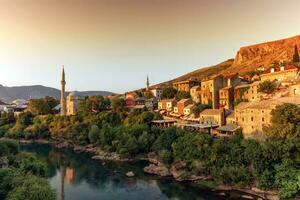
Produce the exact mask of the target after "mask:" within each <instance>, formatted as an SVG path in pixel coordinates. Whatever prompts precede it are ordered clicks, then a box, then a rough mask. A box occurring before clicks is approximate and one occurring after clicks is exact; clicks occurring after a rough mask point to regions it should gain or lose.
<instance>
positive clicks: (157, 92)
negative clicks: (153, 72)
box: [150, 87, 163, 99]
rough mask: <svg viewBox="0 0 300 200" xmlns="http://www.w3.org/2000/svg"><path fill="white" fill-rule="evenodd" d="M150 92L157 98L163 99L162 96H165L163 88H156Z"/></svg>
mask: <svg viewBox="0 0 300 200" xmlns="http://www.w3.org/2000/svg"><path fill="white" fill-rule="evenodd" d="M150 91H151V93H152V95H153V96H154V97H155V98H157V99H161V96H162V94H163V89H162V88H159V87H156V88H153V89H151V90H150Z"/></svg>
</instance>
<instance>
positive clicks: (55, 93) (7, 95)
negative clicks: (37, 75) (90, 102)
mask: <svg viewBox="0 0 300 200" xmlns="http://www.w3.org/2000/svg"><path fill="white" fill-rule="evenodd" d="M78 92H79V94H81V95H82V96H96V95H102V96H109V95H113V94H115V93H113V92H109V91H78ZM68 93H69V92H66V95H67V94H68ZM45 96H51V97H54V98H56V99H59V98H60V90H58V89H56V88H52V87H47V86H43V85H26V86H11V87H8V86H4V85H1V84H0V100H2V101H4V102H11V101H13V100H15V99H30V98H33V99H37V98H42V97H45Z"/></svg>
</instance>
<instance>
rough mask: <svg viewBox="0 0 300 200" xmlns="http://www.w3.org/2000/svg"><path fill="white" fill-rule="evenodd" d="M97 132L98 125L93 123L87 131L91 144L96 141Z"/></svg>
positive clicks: (98, 130) (98, 131)
mask: <svg viewBox="0 0 300 200" xmlns="http://www.w3.org/2000/svg"><path fill="white" fill-rule="evenodd" d="M99 133H100V129H99V128H98V126H97V125H93V126H92V127H91V130H90V132H89V140H90V142H91V143H92V144H95V143H96V142H97V140H98V136H99Z"/></svg>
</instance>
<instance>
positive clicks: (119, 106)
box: [111, 97, 126, 112]
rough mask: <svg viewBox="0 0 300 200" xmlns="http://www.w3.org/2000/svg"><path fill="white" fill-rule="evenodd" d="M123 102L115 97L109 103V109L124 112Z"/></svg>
mask: <svg viewBox="0 0 300 200" xmlns="http://www.w3.org/2000/svg"><path fill="white" fill-rule="evenodd" d="M125 106H126V104H125V100H124V99H122V98H118V97H115V98H113V99H112V101H111V107H112V109H113V110H114V111H116V112H123V111H124V110H125Z"/></svg>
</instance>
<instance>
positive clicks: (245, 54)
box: [223, 35, 300, 73]
mask: <svg viewBox="0 0 300 200" xmlns="http://www.w3.org/2000/svg"><path fill="white" fill-rule="evenodd" d="M295 45H297V46H298V49H299V47H300V35H298V36H295V37H291V38H287V39H282V40H277V41H272V42H266V43H261V44H256V45H251V46H246V47H241V48H240V50H239V51H238V52H237V54H236V57H235V59H234V62H233V64H232V66H231V67H229V68H228V69H226V70H225V71H224V72H223V73H226V72H230V73H236V72H239V73H243V72H247V71H253V70H256V69H257V68H264V69H269V68H270V67H271V65H272V63H274V62H278V63H279V62H291V61H292V60H293V55H294V48H295Z"/></svg>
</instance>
